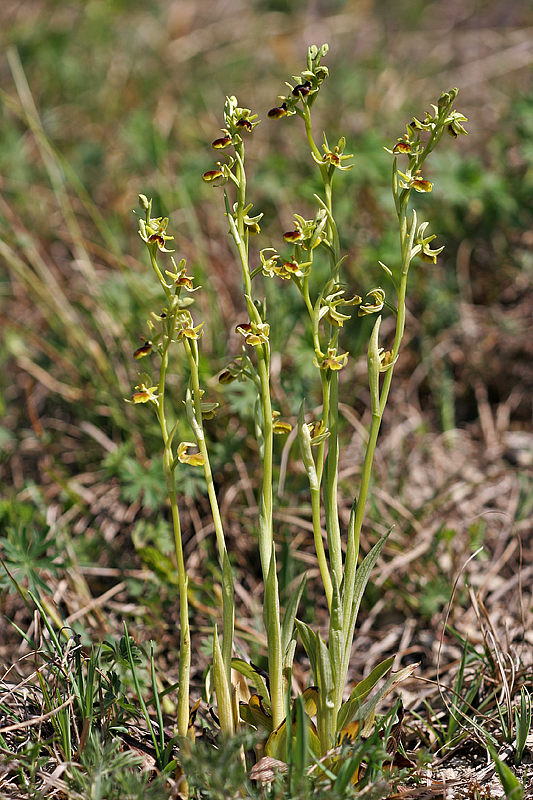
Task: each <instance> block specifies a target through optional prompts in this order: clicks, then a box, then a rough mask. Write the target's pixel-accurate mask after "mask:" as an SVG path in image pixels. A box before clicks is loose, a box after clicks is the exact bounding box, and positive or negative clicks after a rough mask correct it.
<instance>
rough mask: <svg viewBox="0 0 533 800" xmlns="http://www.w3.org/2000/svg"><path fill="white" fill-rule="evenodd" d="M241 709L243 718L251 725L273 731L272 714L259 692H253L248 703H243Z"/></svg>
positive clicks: (269, 731) (267, 731)
mask: <svg viewBox="0 0 533 800" xmlns="http://www.w3.org/2000/svg"><path fill="white" fill-rule="evenodd" d="M239 711H240V715H241V717H242V719H243V720H244V721H245V722H247V723H248V724H249V725H253V726H254V727H256V728H257V729H258V730H262V731H265V732H266V733H272V716H271V715H270V713H269V710H268V709H267V708H266V707H265V706H264V705H263V703H262V701H261V697H260V696H259V695H258V694H253V695H252V696H251V697H250V699H249V701H248V702H247V703H241V704H240V706H239Z"/></svg>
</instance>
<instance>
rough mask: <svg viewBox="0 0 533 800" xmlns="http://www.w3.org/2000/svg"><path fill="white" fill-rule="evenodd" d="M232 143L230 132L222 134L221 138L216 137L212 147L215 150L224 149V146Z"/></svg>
mask: <svg viewBox="0 0 533 800" xmlns="http://www.w3.org/2000/svg"><path fill="white" fill-rule="evenodd" d="M229 144H231V136H229V134H228V135H227V136H221V137H220V138H219V139H215V141H214V142H211V147H212V148H213V149H214V150H222V149H223V148H224V147H227V146H228V145H229Z"/></svg>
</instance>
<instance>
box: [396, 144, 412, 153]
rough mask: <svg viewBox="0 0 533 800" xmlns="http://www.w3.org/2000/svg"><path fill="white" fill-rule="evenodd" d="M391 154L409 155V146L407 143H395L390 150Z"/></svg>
mask: <svg viewBox="0 0 533 800" xmlns="http://www.w3.org/2000/svg"><path fill="white" fill-rule="evenodd" d="M392 152H393V153H410V152H411V145H410V144H409V142H397V143H396V144H395V145H394V147H393V148H392Z"/></svg>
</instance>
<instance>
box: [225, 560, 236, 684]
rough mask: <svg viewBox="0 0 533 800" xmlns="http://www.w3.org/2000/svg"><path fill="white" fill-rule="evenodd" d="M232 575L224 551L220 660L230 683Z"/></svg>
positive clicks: (233, 619) (232, 631)
mask: <svg viewBox="0 0 533 800" xmlns="http://www.w3.org/2000/svg"><path fill="white" fill-rule="evenodd" d="M233 591H234V589H233V573H232V571H231V564H230V560H229V557H228V553H227V551H226V550H224V556H223V558H222V624H223V630H222V658H223V661H224V667H225V669H226V675H227V679H228V681H231V670H230V666H231V653H232V650H233V633H234V625H235V603H234V595H233Z"/></svg>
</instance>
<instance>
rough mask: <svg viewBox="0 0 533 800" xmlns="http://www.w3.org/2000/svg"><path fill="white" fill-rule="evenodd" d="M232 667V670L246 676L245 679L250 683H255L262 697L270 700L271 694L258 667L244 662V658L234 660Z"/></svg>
mask: <svg viewBox="0 0 533 800" xmlns="http://www.w3.org/2000/svg"><path fill="white" fill-rule="evenodd" d="M231 666H232V669H236V670H237V672H240V674H241V675H244V677H245V678H247V679H248V680H249V681H250V683H253V685H254V686H255V688H256V689H257V692H258V693H259V694H260V695H261V697H264V698H267V699H268V700H270V693H269V691H268V689H267V685H266V683H265V679H264V678H263V676H262V675H261V674H260V673H259V671H258V669H257V667H254V666H253V664H248V662H247V661H243V660H242V658H232V659H231Z"/></svg>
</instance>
